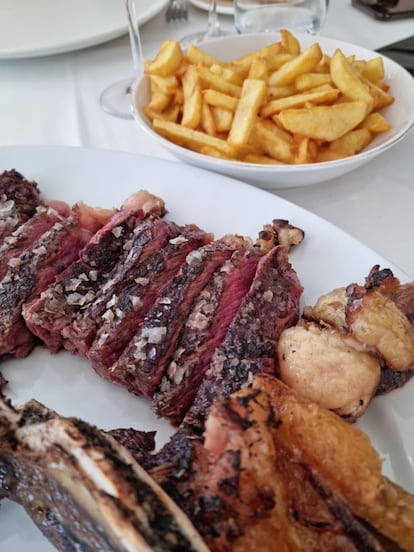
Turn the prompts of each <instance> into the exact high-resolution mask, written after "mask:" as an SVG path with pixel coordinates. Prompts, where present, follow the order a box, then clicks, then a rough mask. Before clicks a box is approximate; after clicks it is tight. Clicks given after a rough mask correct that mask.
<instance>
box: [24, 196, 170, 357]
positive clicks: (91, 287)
mask: <svg viewBox="0 0 414 552" xmlns="http://www.w3.org/2000/svg"><path fill="white" fill-rule="evenodd" d="M165 213H166V209H165V204H164V202H163V201H162V200H161V199H160V198H158V197H157V196H154V195H152V194H150V193H149V192H147V191H145V190H139V191H138V192H135V193H133V194H131V195H130V196H129V197H128V198H127V200H126V201H125V202H124V204H123V205H122V207H121V209H120V211H117V212H115V213H114V214H113V215H112V216H111V217H110V219H109V220H108V222H107V223H106V224H104V225H103V226H102V227H101V228H100V229H99V230H98V231H97V232H96V233H95V234H94V235H93V236H92V238H91V239H90V240H89V242H88V243H87V244H86V246H85V247H84V248H83V250H82V251H81V252H80V256H79V259H78V260H77V261H75V262H74V263H72V264H71V265H70V266H69V267H68V268H67V269H66V270H65V271H63V272H62V273H61V274H60V275H59V276H58V278H57V279H56V280H55V282H54V283H53V284H52V285H51V286H49V288H48V289H47V290H45V291H44V292H43V293H42V294H41V296H40V297H39V299H38V300H37V301H35V302H33V303H32V304H31V305H30V306H28V307H26V308H25V309H24V312H23V315H24V318H25V320H26V324H27V325H28V327H29V328H30V330H31V331H32V332H33V333H34V334H35V335H37V336H38V337H40V338H41V339H42V340H43V342H44V343H45V344H46V347H47V348H48V349H49V350H50V351H51V352H53V353H55V352H57V351H58V350H59V349H60V348H61V347H62V345H63V336H62V330H63V329H64V328H65V327H67V326H70V325H71V324H72V322H73V320H74V319H75V318H76V316H77V315H78V313H79V312H83V311H85V310H86V309H87V307H88V306H89V305H90V304H91V303H92V302H93V301H94V300H95V298H96V297H97V295H98V293H99V290H100V288H101V287H102V286H103V285H104V284H105V283H106V281H107V279H108V277H109V275H110V273H111V272H112V271H113V269H114V267H115V265H116V263H117V262H118V261H119V259H120V257H121V256H122V255H123V254H124V247H125V242H126V241H127V240H128V239H130V238H131V234H132V231H133V229H134V228H135V227H136V225H137V224H138V221H141V220H142V219H143V218H144V217H146V216H149V215H151V214H154V215H156V216H163V215H164V214H165Z"/></svg>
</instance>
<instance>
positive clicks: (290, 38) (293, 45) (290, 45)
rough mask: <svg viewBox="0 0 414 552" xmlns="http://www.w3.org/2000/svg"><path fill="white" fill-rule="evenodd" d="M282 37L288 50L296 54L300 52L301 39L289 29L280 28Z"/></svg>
mask: <svg viewBox="0 0 414 552" xmlns="http://www.w3.org/2000/svg"><path fill="white" fill-rule="evenodd" d="M280 37H281V42H282V44H283V46H284V47H285V48H286V50H287V51H288V52H290V53H291V54H294V55H295V56H296V55H298V54H300V50H301V48H300V44H299V40H298V39H297V38H296V37H295V36H294V35H293V34H292V33H291V32H290V31H288V30H287V29H281V30H280Z"/></svg>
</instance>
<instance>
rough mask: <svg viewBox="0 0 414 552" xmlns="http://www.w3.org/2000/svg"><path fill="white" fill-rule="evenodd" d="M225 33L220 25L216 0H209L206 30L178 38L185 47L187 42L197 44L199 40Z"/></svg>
mask: <svg viewBox="0 0 414 552" xmlns="http://www.w3.org/2000/svg"><path fill="white" fill-rule="evenodd" d="M226 34H227V33H226V32H224V31H223V29H222V28H221V26H220V21H219V18H218V14H217V1H216V0H210V2H209V6H208V21H207V30H205V31H199V32H196V33H192V34H189V35H187V36H184V37H183V38H182V39H181V40H180V44H181V47H182V48H183V49H185V48H187V46H188V45H189V44H198V43H200V42H204V40H207V39H209V38H215V37H218V36H225V35H226Z"/></svg>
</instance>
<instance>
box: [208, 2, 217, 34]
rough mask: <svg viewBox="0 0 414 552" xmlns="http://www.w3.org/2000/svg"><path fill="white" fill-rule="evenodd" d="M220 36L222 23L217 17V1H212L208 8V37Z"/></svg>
mask: <svg viewBox="0 0 414 552" xmlns="http://www.w3.org/2000/svg"><path fill="white" fill-rule="evenodd" d="M219 35H220V22H219V19H218V15H217V2H216V0H210V5H209V8H208V24H207V36H219Z"/></svg>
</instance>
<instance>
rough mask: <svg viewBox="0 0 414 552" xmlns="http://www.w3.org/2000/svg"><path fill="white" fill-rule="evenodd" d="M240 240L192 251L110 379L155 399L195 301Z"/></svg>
mask: <svg viewBox="0 0 414 552" xmlns="http://www.w3.org/2000/svg"><path fill="white" fill-rule="evenodd" d="M239 241H240V240H239V238H237V237H234V236H232V237H230V236H227V237H225V238H223V239H222V240H217V241H214V242H212V243H210V244H208V245H205V246H204V247H201V248H199V249H197V250H194V251H192V252H191V253H190V254H189V255H188V256H187V258H186V261H185V263H184V264H183V266H182V267H181V269H180V271H179V273H178V274H177V275H176V276H175V277H174V278H173V279H172V280H171V281H170V282H169V283H168V284H167V285H166V286H165V287H164V288H163V289H162V290H160V293H159V296H158V298H157V300H156V301H155V303H154V305H153V307H152V308H151V309H150V310H149V312H148V313H147V315H146V316H145V318H144V321H143V323H142V325H141V327H140V328H139V330H138V332H137V333H136V335H135V336H134V337H133V339H132V340H131V342H130V343H129V344H128V345H127V347H126V348H125V350H124V352H123V353H122V355H121V356H120V357H119V359H118V360H117V362H115V363H114V365H113V366H111V367H110V369H109V370H108V373H107V374H108V376H107V377H108V378H109V379H111V380H112V381H115V382H116V383H119V384H120V385H123V386H124V387H126V388H127V389H128V390H129V391H130V392H132V393H134V394H137V395H141V394H143V395H147V396H149V397H152V396H153V394H154V392H155V391H156V389H157V388H158V385H159V383H160V380H161V378H162V376H163V374H164V370H165V368H166V366H167V363H168V362H169V360H170V357H171V356H172V355H173V354H174V351H175V349H176V347H177V340H178V338H179V335H180V333H181V330H182V327H183V326H184V324H185V322H186V319H187V317H188V314H189V313H190V311H191V308H192V305H193V301H194V299H195V298H196V297H197V296H198V294H199V293H200V292H201V290H202V289H203V288H204V286H205V285H206V284H207V283H208V282H209V280H210V278H211V277H212V275H213V274H214V272H215V271H216V270H217V268H218V267H219V266H222V265H223V263H224V262H225V261H226V260H227V259H229V258H230V256H231V255H232V253H233V252H234V250H235V249H236V248H237V247H238V244H239Z"/></svg>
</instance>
